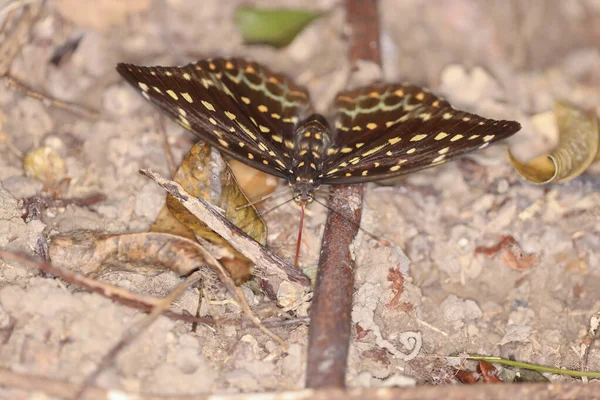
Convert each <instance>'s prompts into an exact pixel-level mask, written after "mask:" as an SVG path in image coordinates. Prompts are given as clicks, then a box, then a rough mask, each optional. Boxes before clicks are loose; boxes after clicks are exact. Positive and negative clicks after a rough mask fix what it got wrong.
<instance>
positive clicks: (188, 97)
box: [181, 92, 194, 104]
mask: <svg viewBox="0 0 600 400" xmlns="http://www.w3.org/2000/svg"><path fill="white" fill-rule="evenodd" d="M181 97H183V98H184V99H185V101H187V102H188V103H190V104H192V103H193V102H194V100H193V99H192V96H190V94H189V93H186V92H183V93H181Z"/></svg>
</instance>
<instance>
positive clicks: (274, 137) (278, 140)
mask: <svg viewBox="0 0 600 400" xmlns="http://www.w3.org/2000/svg"><path fill="white" fill-rule="evenodd" d="M271 138H272V139H273V140H274V141H276V142H277V143H282V142H283V138H282V137H281V136H279V135H272V136H271Z"/></svg>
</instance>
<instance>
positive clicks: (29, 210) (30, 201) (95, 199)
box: [21, 193, 106, 222]
mask: <svg viewBox="0 0 600 400" xmlns="http://www.w3.org/2000/svg"><path fill="white" fill-rule="evenodd" d="M104 200H106V196H105V195H103V194H101V193H95V194H92V195H89V196H86V197H72V198H70V199H56V198H53V197H47V196H32V197H27V198H25V199H23V208H25V210H24V211H23V215H22V216H21V218H23V220H24V221H25V222H29V221H31V220H33V219H38V218H39V217H40V215H41V214H42V211H43V210H44V209H46V208H50V207H66V206H68V205H69V204H73V205H76V206H81V207H88V206H91V205H94V204H96V203H100V202H102V201H104Z"/></svg>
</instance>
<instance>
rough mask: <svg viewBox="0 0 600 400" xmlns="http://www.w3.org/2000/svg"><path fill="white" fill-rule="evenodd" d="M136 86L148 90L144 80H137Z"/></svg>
mask: <svg viewBox="0 0 600 400" xmlns="http://www.w3.org/2000/svg"><path fill="white" fill-rule="evenodd" d="M138 86H139V87H140V89H142V90H143V91H144V92H147V91H148V85H146V84H145V83H144V82H138Z"/></svg>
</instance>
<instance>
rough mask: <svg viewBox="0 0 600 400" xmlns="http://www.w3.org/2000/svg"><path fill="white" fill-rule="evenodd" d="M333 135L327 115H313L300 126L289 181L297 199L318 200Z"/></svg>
mask: <svg viewBox="0 0 600 400" xmlns="http://www.w3.org/2000/svg"><path fill="white" fill-rule="evenodd" d="M331 135H332V133H331V130H330V128H329V124H328V122H327V119H326V118H325V117H324V116H322V115H320V114H313V115H311V116H309V117H308V118H307V119H306V120H305V121H302V122H301V123H300V124H299V125H298V127H297V128H296V132H295V138H296V140H295V141H294V142H293V144H294V148H293V149H292V150H293V156H292V164H293V168H292V174H291V175H290V177H289V183H290V185H291V186H292V188H293V193H294V201H296V203H298V204H308V203H312V201H313V200H314V192H315V190H316V189H317V188H318V187H319V186H320V183H319V181H320V180H321V177H322V176H323V169H324V167H325V164H324V162H323V160H325V159H326V156H327V149H328V148H329V144H330V143H331Z"/></svg>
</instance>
